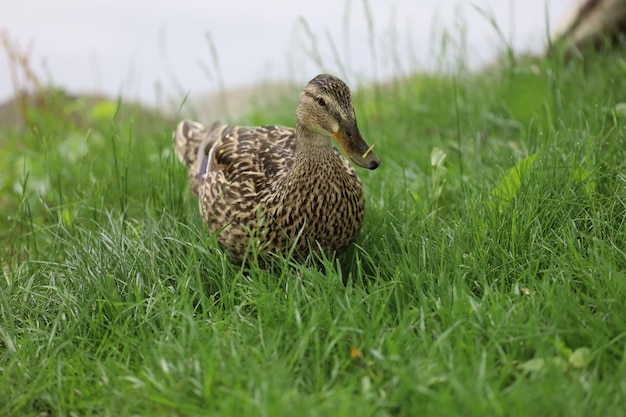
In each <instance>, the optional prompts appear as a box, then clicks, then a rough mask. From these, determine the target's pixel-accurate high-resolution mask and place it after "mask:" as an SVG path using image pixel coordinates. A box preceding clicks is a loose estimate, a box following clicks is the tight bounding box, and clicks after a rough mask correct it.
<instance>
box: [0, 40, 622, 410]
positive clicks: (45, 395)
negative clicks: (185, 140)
mask: <svg viewBox="0 0 626 417" xmlns="http://www.w3.org/2000/svg"><path fill="white" fill-rule="evenodd" d="M625 69H626V67H625V63H624V61H623V59H622V58H621V55H620V54H619V53H611V52H609V51H604V52H602V53H598V54H596V55H593V56H588V57H587V58H586V59H585V61H584V62H579V61H568V62H564V61H562V60H560V59H559V58H558V57H557V58H553V59H548V60H545V61H541V62H535V63H521V64H517V63H515V62H512V61H510V62H509V61H508V62H507V63H506V64H505V65H504V66H503V67H502V68H501V69H499V70H493V71H491V72H484V73H478V74H467V73H461V74H457V76H435V75H422V76H420V75H416V76H413V77H408V78H407V79H403V80H398V81H396V82H394V83H390V84H387V85H383V86H377V87H376V88H374V87H365V88H362V89H360V90H359V91H357V92H356V96H355V104H356V111H357V116H358V118H359V123H360V126H361V129H362V131H363V133H364V135H365V136H366V137H367V138H368V140H369V141H370V142H376V143H378V145H377V148H376V150H377V152H378V153H379V155H380V157H381V159H382V160H383V165H382V166H381V168H380V169H379V170H377V171H375V172H362V171H360V172H359V173H360V175H361V178H362V180H363V183H364V186H365V189H366V199H367V216H366V221H365V224H364V227H363V229H362V231H361V234H360V235H359V238H358V240H357V242H356V244H355V247H354V249H353V250H352V251H350V252H349V253H347V254H344V255H341V256H340V257H339V258H336V259H334V258H322V259H318V260H317V261H315V262H309V263H305V264H297V263H295V262H293V261H292V260H290V259H277V260H276V264H275V265H274V268H272V269H262V268H259V267H256V266H254V265H247V266H245V265H244V266H239V265H235V264H233V263H231V262H230V260H229V258H228V256H227V255H226V254H224V253H223V251H222V250H221V248H220V247H219V246H218V245H217V243H216V241H215V238H214V237H212V236H210V235H209V234H208V232H206V230H205V228H204V226H203V225H202V220H201V219H200V217H199V215H198V213H197V203H196V201H195V200H194V199H193V198H192V197H191V196H190V193H189V191H188V188H187V184H186V181H187V177H186V173H185V172H184V168H183V167H182V166H181V165H180V164H179V163H178V161H177V160H176V158H175V157H174V155H173V153H172V151H171V148H172V143H171V137H170V132H171V130H172V128H173V121H169V120H166V119H163V120H159V119H155V118H154V117H150V116H148V115H146V114H145V113H142V112H137V111H135V110H133V109H130V108H127V107H125V105H124V103H108V104H106V103H105V104H103V105H101V106H103V107H101V108H99V111H94V109H93V108H89V107H87V108H84V109H83V113H82V115H83V116H84V117H87V121H88V125H89V128H86V127H84V126H83V125H81V124H75V125H69V124H61V125H58V124H53V123H52V122H51V121H50V122H48V121H47V120H55V118H54V117H48V118H46V117H45V116H46V114H47V113H45V112H44V114H42V115H41V117H38V118H37V120H40V121H43V122H41V123H40V124H39V125H38V126H37V129H31V130H29V131H28V132H22V133H20V132H8V133H7V136H6V137H7V139H6V143H3V144H2V146H3V147H5V149H4V150H5V151H6V153H4V155H5V156H4V162H7V161H9V162H11V165H10V166H11V167H12V168H11V169H10V170H7V176H9V177H10V178H12V179H15V180H17V182H16V183H15V184H17V185H19V186H15V187H11V188H4V189H3V196H2V198H1V199H0V201H2V202H3V205H2V208H1V209H0V210H1V214H2V219H1V220H0V221H1V224H2V226H3V229H2V230H3V232H1V233H2V234H1V236H2V246H1V254H2V258H1V262H2V266H3V272H2V276H3V279H2V282H1V284H0V288H1V291H0V316H1V318H0V371H1V372H0V393H1V397H2V398H3V401H1V402H0V414H2V415H115V416H119V415H207V414H208V415H212V414H214V415H222V416H227V415H233V416H241V415H281V416H285V415H298V416H303V415H335V416H342V415H345V416H353V415H477V416H478V415H480V416H483V415H518V416H523V415H529V416H536V415H542V416H547V415H572V416H583V415H606V416H609V415H621V414H622V413H623V406H624V404H625V403H626V392H625V388H624V384H623V375H625V374H626V360H625V357H624V351H625V347H626V339H625V336H626V324H625V323H626V322H625V321H624V317H626V307H624V303H623V300H624V299H625V298H626V254H625V252H624V248H626V226H625V218H626V217H625V216H626V183H625V177H624V171H625V162H624V161H626V158H625V156H626V146H625V141H626V125H625V118H626V115H625V114H624V112H623V103H624V102H625V101H626V81H625V80H626V78H625V77H624V76H623V75H624V71H625ZM118 106H119V108H118ZM290 114H293V106H292V105H290V106H285V108H277V109H275V110H274V109H271V108H270V109H266V111H265V112H261V111H257V112H256V113H255V114H254V115H250V116H242V117H241V119H240V120H239V121H241V122H243V123H245V122H248V121H250V120H254V121H255V122H258V123H283V124H291V123H293V122H292V121H291V120H290V119H289V118H290V117H293V116H290ZM48 116H50V115H49V114H48ZM18 143H19V144H20V145H19V146H18V145H17V144H18ZM9 156H10V157H9Z"/></svg>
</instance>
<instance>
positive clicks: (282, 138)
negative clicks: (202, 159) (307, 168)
mask: <svg viewBox="0 0 626 417" xmlns="http://www.w3.org/2000/svg"><path fill="white" fill-rule="evenodd" d="M295 136H296V135H295V130H294V129H293V128H289V127H284V126H258V127H246V126H233V127H226V128H225V129H224V130H222V131H221V138H220V139H219V141H217V142H215V144H214V145H213V146H212V147H211V149H207V166H206V171H213V170H219V171H222V172H223V173H224V175H225V177H226V179H227V180H228V181H236V180H237V179H240V178H241V177H245V176H254V177H259V176H260V177H262V178H263V179H264V180H265V181H268V182H271V181H272V180H274V179H275V177H276V176H277V175H280V174H281V173H284V172H286V170H287V169H289V168H290V167H291V165H292V164H293V160H294V149H295Z"/></svg>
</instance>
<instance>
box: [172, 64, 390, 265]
mask: <svg viewBox="0 0 626 417" xmlns="http://www.w3.org/2000/svg"><path fill="white" fill-rule="evenodd" d="M332 137H334V138H335V140H336V141H337V142H338V143H339V145H340V146H341V148H342V149H343V150H344V152H345V153H346V155H347V156H348V157H349V158H350V159H351V160H352V162H354V163H355V164H356V165H359V166H361V167H364V168H367V169H376V168H377V167H378V165H379V164H380V160H379V159H378V156H376V154H375V153H374V152H372V151H371V148H370V147H368V145H367V143H366V142H365V141H364V140H363V138H362V137H361V133H360V132H359V129H358V127H357V123H356V116H355V114H354V108H353V106H352V98H351V95H350V89H349V88H348V86H347V85H346V84H345V83H344V82H343V81H341V80H340V79H338V78H336V77H333V76H331V75H327V74H322V75H318V76H317V77H315V78H314V79H312V80H311V81H310V82H309V83H308V84H307V86H306V88H305V89H304V91H303V92H302V94H301V95H300V101H299V102H298V107H297V109H296V128H295V129H293V128H289V127H283V126H261V127H242V126H227V125H225V124H222V123H220V122H216V123H213V125H211V126H210V127H209V128H208V129H206V128H205V127H204V126H203V125H201V124H199V123H196V122H192V121H189V120H184V121H182V122H180V124H179V125H178V128H177V129H176V132H175V133H174V139H175V148H176V153H177V155H178V157H179V159H180V160H181V161H182V162H183V163H185V164H186V165H187V169H188V171H189V182H190V185H191V190H192V192H193V193H194V194H195V195H196V197H198V198H199V200H200V213H201V214H202V216H203V218H204V219H205V221H206V222H207V224H208V227H209V230H210V231H211V233H217V239H218V242H219V243H220V244H221V245H222V246H223V247H224V248H226V249H228V250H229V251H230V252H232V253H233V254H234V255H235V257H237V258H238V259H239V260H241V259H243V258H244V256H245V254H246V251H247V250H248V249H249V244H250V243H251V242H255V243H257V244H258V245H259V247H258V249H259V250H260V252H261V253H263V254H267V253H288V252H290V250H291V249H295V253H296V254H297V255H298V257H306V254H307V253H308V252H309V249H310V248H312V249H314V250H323V251H324V252H326V253H329V252H338V251H341V250H342V249H345V248H346V247H347V246H348V245H349V244H350V243H351V242H352V241H353V240H354V238H355V237H356V235H357V233H358V231H359V229H360V227H361V223H362V222H363V216H364V209H365V203H364V199H363V187H362V186H361V181H360V180H359V177H358V176H357V174H356V172H355V170H354V168H353V167H352V166H351V165H350V163H349V162H348V161H347V160H346V159H345V158H344V157H343V156H342V155H341V153H340V152H339V151H338V150H337V149H336V148H335V147H334V146H332V143H331V138H332Z"/></svg>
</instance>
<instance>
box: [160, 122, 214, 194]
mask: <svg viewBox="0 0 626 417" xmlns="http://www.w3.org/2000/svg"><path fill="white" fill-rule="evenodd" d="M225 128H226V125H225V124H223V123H221V122H215V123H213V124H212V125H211V126H209V128H208V129H207V128H206V127H205V126H204V125H202V124H200V123H198V122H194V121H192V120H183V121H182V122H180V123H179V124H178V127H177V128H176V130H175V131H174V134H173V139H174V150H175V152H176V155H177V156H178V159H179V160H180V161H181V162H182V163H183V164H185V165H186V166H187V171H188V173H189V185H190V187H191V191H192V192H193V193H194V195H195V196H196V197H198V196H199V190H198V187H199V183H200V181H201V179H202V175H204V173H205V172H206V164H207V160H206V155H207V153H208V151H209V150H210V149H211V148H212V147H213V146H214V145H215V144H216V143H217V142H218V141H219V139H220V138H221V137H222V134H221V132H222V131H223V130H224V129H225Z"/></svg>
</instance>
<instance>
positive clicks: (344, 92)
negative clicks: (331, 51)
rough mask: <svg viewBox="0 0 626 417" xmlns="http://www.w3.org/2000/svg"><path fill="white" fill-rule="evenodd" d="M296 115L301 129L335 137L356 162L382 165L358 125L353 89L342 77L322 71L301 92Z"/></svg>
mask: <svg viewBox="0 0 626 417" xmlns="http://www.w3.org/2000/svg"><path fill="white" fill-rule="evenodd" d="M296 117H297V121H298V124H299V125H300V127H301V128H304V129H306V130H308V131H310V132H313V133H314V134H316V135H323V136H330V137H334V138H335V140H336V141H337V143H338V144H339V146H340V147H341V149H343V151H344V152H345V153H346V155H347V156H348V158H350V160H351V161H352V162H354V163H355V164H357V165H359V166H361V167H363V168H367V169H376V168H378V166H379V165H380V159H379V158H378V156H377V155H376V154H375V153H374V152H372V148H370V147H369V146H368V145H367V143H366V142H365V140H364V139H363V137H362V136H361V133H360V132H359V128H358V127H357V124H356V116H355V114H354V107H353V106H352V96H351V95H350V89H349V88H348V86H347V85H346V83H344V82H343V81H341V80H340V79H339V78H337V77H333V76H332V75H328V74H321V75H318V76H317V77H315V78H313V79H312V80H311V81H309V83H308V84H307V86H306V87H305V89H304V91H303V92H302V94H301V95H300V102H299V103H298V108H297V110H296Z"/></svg>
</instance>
